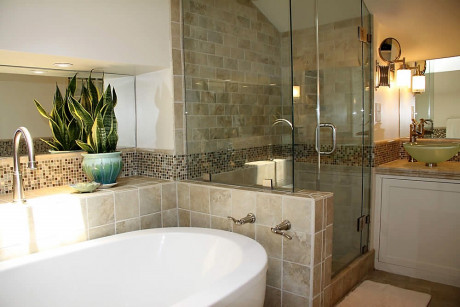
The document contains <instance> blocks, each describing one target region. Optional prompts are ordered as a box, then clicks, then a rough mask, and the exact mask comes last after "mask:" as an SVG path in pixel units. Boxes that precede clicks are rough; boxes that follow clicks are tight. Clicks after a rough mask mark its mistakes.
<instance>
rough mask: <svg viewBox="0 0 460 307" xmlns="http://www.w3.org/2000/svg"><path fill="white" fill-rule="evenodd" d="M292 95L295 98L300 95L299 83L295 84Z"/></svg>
mask: <svg viewBox="0 0 460 307" xmlns="http://www.w3.org/2000/svg"><path fill="white" fill-rule="evenodd" d="M292 97H294V98H299V97H300V86H299V85H294V86H293V87H292Z"/></svg>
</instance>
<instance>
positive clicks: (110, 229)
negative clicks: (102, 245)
mask: <svg viewBox="0 0 460 307" xmlns="http://www.w3.org/2000/svg"><path fill="white" fill-rule="evenodd" d="M88 232H89V239H90V240H92V239H97V238H102V237H107V236H111V235H114V234H115V224H108V225H104V226H99V227H93V228H90V229H89V231H88Z"/></svg>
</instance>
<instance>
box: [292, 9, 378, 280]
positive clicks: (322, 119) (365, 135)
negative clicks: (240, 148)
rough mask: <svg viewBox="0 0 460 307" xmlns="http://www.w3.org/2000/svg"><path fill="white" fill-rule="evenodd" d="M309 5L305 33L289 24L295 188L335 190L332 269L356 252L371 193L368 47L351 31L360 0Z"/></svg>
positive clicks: (359, 18) (356, 21) (359, 17)
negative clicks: (298, 89)
mask: <svg viewBox="0 0 460 307" xmlns="http://www.w3.org/2000/svg"><path fill="white" fill-rule="evenodd" d="M292 4H293V8H292V10H293V26H295V25H296V24H298V23H297V22H296V20H295V18H296V15H295V13H294V12H296V11H297V9H296V8H295V6H296V5H299V8H300V7H301V6H302V5H305V2H304V1H292ZM314 6H315V7H314V8H312V9H313V11H314V12H315V13H316V14H315V16H314V17H315V18H313V19H312V20H313V21H314V26H313V27H312V28H309V30H310V31H309V32H308V31H307V30H306V29H302V30H299V29H297V30H296V29H295V28H294V29H293V47H292V50H293V71H294V79H293V80H294V86H295V85H296V82H300V83H301V85H302V88H303V89H304V95H305V97H302V101H301V102H300V103H297V104H296V101H295V100H294V122H295V126H296V134H295V141H296V142H295V147H296V164H295V167H294V169H295V187H296V189H312V190H320V191H328V192H333V193H334V224H333V253H332V255H333V257H332V263H333V265H332V267H333V272H337V271H339V270H340V269H341V268H343V267H345V266H346V265H347V264H349V263H350V262H351V261H353V259H355V258H356V257H357V256H359V255H360V254H361V252H362V243H363V242H362V241H363V238H362V232H361V230H359V231H358V229H357V221H358V218H360V217H361V216H363V213H364V211H363V204H366V206H368V201H367V200H365V199H366V198H368V194H369V192H368V191H369V184H368V180H369V178H370V177H369V176H367V173H366V172H367V171H365V169H364V166H365V165H366V163H367V161H368V160H367V156H366V153H367V152H368V151H367V150H366V149H367V148H366V146H365V142H366V141H368V140H369V139H370V136H369V131H370V129H369V125H370V122H369V114H370V110H369V105H370V104H369V97H370V96H369V95H366V91H365V87H366V86H365V79H366V78H369V73H365V72H364V71H365V67H364V66H365V65H368V66H367V67H369V65H370V62H369V60H370V58H369V55H368V54H369V51H370V49H367V50H365V48H364V45H365V44H366V43H362V42H361V41H360V40H359V39H358V35H357V33H358V27H361V26H362V14H361V1H359V0H343V1H334V0H326V1H325V0H321V1H316V2H314ZM307 14H310V13H307ZM307 32H308V33H307ZM306 46H308V47H306ZM307 49H308V50H309V51H310V52H307V51H306V50H307ZM298 59H302V61H299V60H298ZM305 63H311V65H309V66H308V65H305ZM368 88H369V87H368ZM366 123H367V128H366V127H365V124H366ZM326 235H327V233H326ZM366 237H367V236H366ZM365 244H367V239H366V241H365Z"/></svg>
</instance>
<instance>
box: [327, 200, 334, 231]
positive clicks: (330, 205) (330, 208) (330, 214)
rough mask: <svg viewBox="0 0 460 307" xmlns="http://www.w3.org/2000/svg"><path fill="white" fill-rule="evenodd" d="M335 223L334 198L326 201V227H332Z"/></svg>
mask: <svg viewBox="0 0 460 307" xmlns="http://www.w3.org/2000/svg"><path fill="white" fill-rule="evenodd" d="M333 222H334V198H333V197H328V198H327V199H326V225H331V224H332V223H333Z"/></svg>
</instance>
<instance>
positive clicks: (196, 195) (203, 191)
mask: <svg viewBox="0 0 460 307" xmlns="http://www.w3.org/2000/svg"><path fill="white" fill-rule="evenodd" d="M190 210H192V211H197V212H202V213H209V212H210V210H209V188H208V187H206V186H198V185H190Z"/></svg>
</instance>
